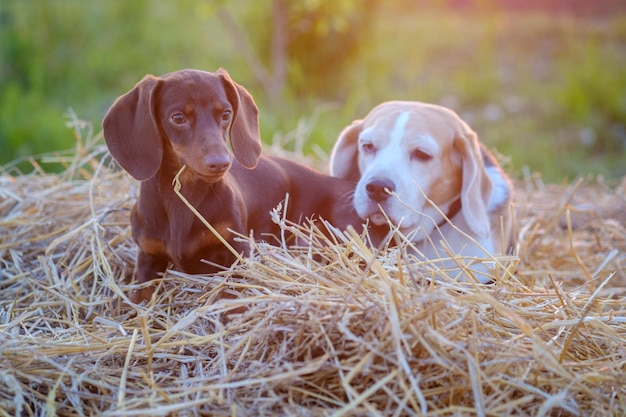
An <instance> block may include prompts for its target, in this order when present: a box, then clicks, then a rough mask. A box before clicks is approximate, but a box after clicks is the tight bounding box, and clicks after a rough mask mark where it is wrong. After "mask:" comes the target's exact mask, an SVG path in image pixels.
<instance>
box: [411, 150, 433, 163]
mask: <svg viewBox="0 0 626 417" xmlns="http://www.w3.org/2000/svg"><path fill="white" fill-rule="evenodd" d="M411 159H412V160H413V161H421V162H427V161H430V160H431V159H433V156H432V155H431V154H429V153H428V152H425V151H423V150H421V149H416V150H414V151H413V152H412V153H411Z"/></svg>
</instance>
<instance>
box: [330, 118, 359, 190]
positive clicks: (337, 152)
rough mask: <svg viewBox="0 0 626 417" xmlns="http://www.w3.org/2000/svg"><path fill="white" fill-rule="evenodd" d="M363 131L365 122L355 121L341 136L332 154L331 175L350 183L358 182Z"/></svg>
mask: <svg viewBox="0 0 626 417" xmlns="http://www.w3.org/2000/svg"><path fill="white" fill-rule="evenodd" d="M362 130H363V120H355V121H354V122H352V124H351V125H350V126H348V127H346V128H345V129H343V131H342V132H341V133H340V134H339V138H337V142H336V143H335V146H334V147H333V151H332V153H331V154H330V175H331V176H333V177H338V178H343V179H345V180H349V181H354V182H356V181H358V180H359V178H360V177H361V171H360V170H359V134H360V133H361V131H362Z"/></svg>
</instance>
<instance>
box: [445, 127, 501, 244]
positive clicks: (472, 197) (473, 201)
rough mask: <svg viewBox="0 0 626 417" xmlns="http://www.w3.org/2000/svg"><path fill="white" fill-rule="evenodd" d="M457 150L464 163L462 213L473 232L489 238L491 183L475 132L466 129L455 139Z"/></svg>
mask: <svg viewBox="0 0 626 417" xmlns="http://www.w3.org/2000/svg"><path fill="white" fill-rule="evenodd" d="M454 149H455V150H456V151H457V152H458V153H459V154H460V156H461V160H462V169H463V185H462V188H461V212H462V213H463V216H465V220H466V221H467V224H468V225H469V227H470V229H471V230H472V231H473V232H474V233H475V234H476V235H477V236H479V237H486V236H489V233H490V223H489V214H488V213H487V207H488V205H489V196H490V194H491V187H492V184H491V180H490V179H489V175H488V174H487V171H486V170H485V163H484V161H483V156H482V152H481V149H480V143H479V142H478V137H477V135H476V133H474V132H473V131H472V130H471V129H469V127H467V130H465V131H464V132H462V133H459V134H458V135H457V136H456V138H455V140H454Z"/></svg>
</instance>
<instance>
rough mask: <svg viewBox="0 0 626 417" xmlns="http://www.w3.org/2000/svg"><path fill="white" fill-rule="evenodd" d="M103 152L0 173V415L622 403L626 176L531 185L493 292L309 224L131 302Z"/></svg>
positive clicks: (571, 408) (601, 412) (525, 408)
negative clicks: (229, 264)
mask: <svg viewBox="0 0 626 417" xmlns="http://www.w3.org/2000/svg"><path fill="white" fill-rule="evenodd" d="M105 154H106V151H105V149H104V148H103V147H101V146H97V145H94V144H92V145H89V146H87V147H85V148H79V149H78V152H77V156H76V157H73V158H72V159H71V160H69V161H68V165H67V167H66V169H65V171H64V172H62V173H60V174H54V175H51V174H45V173H43V172H39V173H35V174H31V175H11V174H12V173H11V172H7V171H6V170H5V172H4V173H2V174H1V175H0V262H1V264H0V268H1V271H0V289H1V297H0V415H3V416H4V415H24V416H33V415H55V414H56V415H63V416H90V415H103V416H134V415H149V416H165V415H168V416H169V415H183V416H194V415H214V416H260V415H279V416H280V415H290V416H291V415H293V416H321V415H324V416H326V415H333V416H364V415H368V416H369V415H372V416H375V415H381V416H411V415H425V414H428V415H442V416H448V415H480V416H484V415H520V416H524V415H528V416H531V415H532V416H540V415H550V416H559V415H563V416H569V415H573V416H576V415H585V416H608V415H615V416H617V415H624V413H626V369H625V368H626V305H625V304H626V303H625V296H626V229H625V225H626V219H625V218H624V216H625V213H626V202H625V200H624V199H625V197H624V196H625V187H626V182H625V183H623V184H622V185H621V186H619V187H617V188H614V189H610V188H608V187H605V186H603V185H602V184H600V183H597V182H594V183H593V184H591V185H585V186H583V185H581V184H574V185H569V186H545V185H543V184H541V183H540V182H539V181H537V180H536V179H532V178H529V179H527V180H526V181H524V182H523V183H522V184H520V186H519V190H518V194H517V197H516V200H517V230H518V242H517V246H518V253H519V258H517V257H503V258H500V259H498V261H499V262H500V265H499V268H498V269H499V271H498V275H499V276H498V277H497V284H495V285H491V286H488V285H487V286H486V285H479V284H472V283H465V284H460V283H457V282H456V281H455V280H453V279H451V277H449V276H448V275H447V274H446V272H445V271H439V273H437V276H438V282H437V283H433V282H431V281H429V280H426V279H425V277H428V276H430V275H431V274H432V273H433V272H432V268H431V267H430V266H429V265H427V264H424V265H418V268H410V269H408V268H407V267H406V266H407V264H408V262H407V261H406V260H405V256H404V255H403V252H402V251H401V250H399V249H389V250H386V251H383V252H381V253H379V254H373V253H372V252H371V251H370V250H369V249H368V248H367V246H366V245H364V244H363V240H362V239H361V238H359V237H358V236H346V237H343V238H342V237H337V240H336V242H329V241H327V240H325V239H324V238H323V237H322V236H321V235H320V234H319V231H318V230H317V229H315V228H312V227H307V228H302V229H300V231H299V232H301V233H302V234H303V236H308V239H309V241H310V242H311V244H310V246H309V247H305V248H303V249H301V250H296V249H291V250H285V249H283V248H279V247H269V246H266V245H263V244H260V243H259V244H257V243H254V242H250V244H251V245H252V246H253V247H254V249H255V255H254V256H253V257H252V258H250V259H246V260H245V262H244V263H242V264H238V265H234V266H233V268H232V269H231V270H229V271H226V272H224V273H222V274H219V275H215V276H190V275H185V274H181V273H178V272H174V271H170V272H168V274H167V276H166V277H165V279H163V280H162V281H161V283H160V286H159V289H158V291H157V293H158V297H157V298H156V299H153V302H151V303H149V304H147V305H144V306H140V307H137V308H136V309H133V310H131V311H120V310H119V309H118V307H117V305H118V301H119V300H120V299H124V298H125V297H126V295H127V294H128V293H129V292H130V291H131V289H132V288H134V285H135V284H134V283H133V282H132V280H131V279H130V278H131V277H132V269H133V263H134V258H135V245H134V243H133V242H132V239H131V236H130V234H131V231H130V227H129V225H128V215H129V208H130V207H131V205H132V203H133V200H134V198H135V197H136V190H137V184H136V183H135V182H134V181H132V180H131V179H129V177H128V176H127V175H126V174H124V173H122V172H119V171H115V170H114V169H112V164H110V162H109V163H107V162H106V161H107V160H108V159H107V158H106V157H105ZM103 161H105V162H103ZM318 242H321V243H323V244H318ZM311 255H317V256H316V257H312V256H311ZM494 277H495V273H494ZM222 291H228V292H231V293H232V294H233V295H234V296H235V297H234V298H233V299H225V298H218V297H217V295H218V293H220V292H222Z"/></svg>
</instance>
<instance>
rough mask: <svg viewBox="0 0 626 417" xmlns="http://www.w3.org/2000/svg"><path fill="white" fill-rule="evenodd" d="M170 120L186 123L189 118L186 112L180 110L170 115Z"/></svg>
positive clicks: (176, 123)
mask: <svg viewBox="0 0 626 417" xmlns="http://www.w3.org/2000/svg"><path fill="white" fill-rule="evenodd" d="M170 120H172V123H174V124H175V125H184V124H185V123H187V118H186V117H185V115H184V114H182V113H180V112H178V113H174V114H172V115H171V116H170Z"/></svg>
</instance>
